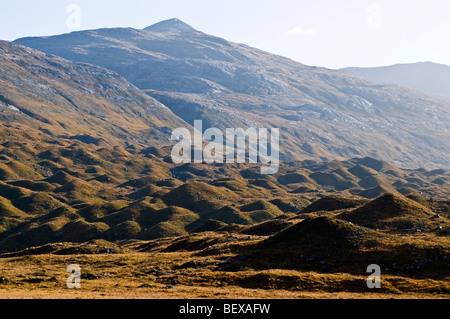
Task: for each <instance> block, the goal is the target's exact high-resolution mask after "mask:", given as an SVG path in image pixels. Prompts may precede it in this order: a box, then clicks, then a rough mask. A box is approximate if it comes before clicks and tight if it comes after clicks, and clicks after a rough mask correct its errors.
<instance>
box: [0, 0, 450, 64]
mask: <svg viewBox="0 0 450 319" xmlns="http://www.w3.org/2000/svg"><path fill="white" fill-rule="evenodd" d="M0 1H1V2H0V40H8V41H12V40H15V39H17V38H21V37H25V36H48V35H56V34H62V33H68V32H72V31H77V30H88V29H97V28H110V27H132V28H137V29H142V28H145V27H147V26H149V25H151V24H154V23H157V22H159V21H162V20H166V19H171V18H178V19H180V20H182V21H184V22H186V23H188V24H189V25H191V26H192V27H194V28H196V29H197V30H200V31H203V32H205V33H208V34H212V35H215V36H219V37H222V38H225V39H227V40H229V41H233V42H238V43H245V44H247V45H250V46H252V47H256V48H259V49H262V50H265V51H268V52H271V53H275V54H279V55H282V56H285V57H288V58H291V59H293V60H296V61H298V62H301V63H303V64H306V65H310V66H323V67H327V68H331V69H337V68H343V67H350V66H360V67H373V66H382V65H392V64H398V63H414V62H424V61H431V62H436V63H442V64H447V65H450V41H449V38H450V1H448V0H309V1H306V0H276V1H275V0H222V1H217V0H146V1H145V0H125V1H124V0H108V1H106V0H40V1H36V0H14V1H8V0H0Z"/></svg>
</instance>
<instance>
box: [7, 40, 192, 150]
mask: <svg viewBox="0 0 450 319" xmlns="http://www.w3.org/2000/svg"><path fill="white" fill-rule="evenodd" d="M0 112H1V113H0V115H1V119H2V124H4V125H5V126H8V127H13V128H17V130H16V133H17V134H25V132H26V131H29V132H31V131H34V133H29V134H37V135H38V137H39V138H42V139H45V138H47V137H49V136H52V137H54V138H62V139H64V138H65V139H77V140H82V141H84V142H87V143H90V144H96V145H100V144H102V143H103V144H110V145H116V144H122V145H124V144H125V143H137V142H138V143H139V142H140V143H150V144H152V145H158V144H163V145H167V144H168V143H169V139H170V133H171V129H173V128H176V127H179V126H186V125H187V124H186V123H184V121H182V120H181V119H180V118H178V117H177V116H176V115H174V114H173V113H172V112H171V111H170V110H169V109H168V108H167V107H165V106H164V105H162V104H161V103H159V102H158V101H156V100H155V99H153V98H151V97H150V96H148V95H146V94H144V93H142V92H141V91H140V90H139V89H137V88H136V87H135V86H133V85H132V84H130V83H129V82H127V81H126V80H125V79H124V78H123V77H122V76H120V75H119V74H117V73H114V72H112V71H110V70H107V69H104V68H102V67H98V66H94V65H88V64H82V63H75V62H72V61H68V60H64V59H62V58H59V57H56V56H51V55H46V54H44V53H41V52H38V51H35V50H33V49H30V48H26V47H23V46H21V45H18V44H14V43H11V42H6V41H1V42H0ZM9 140H10V141H12V140H14V137H10V138H9ZM147 145H148V144H147Z"/></svg>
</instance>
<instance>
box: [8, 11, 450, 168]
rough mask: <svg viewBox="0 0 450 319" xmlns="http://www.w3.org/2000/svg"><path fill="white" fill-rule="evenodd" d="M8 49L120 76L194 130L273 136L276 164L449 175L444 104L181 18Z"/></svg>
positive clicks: (449, 110) (448, 116)
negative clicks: (318, 163)
mask: <svg viewBox="0 0 450 319" xmlns="http://www.w3.org/2000/svg"><path fill="white" fill-rule="evenodd" d="M15 43H19V44H23V45H25V46H29V47H32V48H34V49H37V50H40V51H43V52H46V53H49V54H55V55H58V56H61V57H64V58H67V59H70V60H74V61H81V62H86V63H91V64H96V65H101V66H103V67H106V68H108V69H110V70H113V71H115V72H118V73H119V74H121V75H122V76H124V77H125V78H127V79H128V80H129V81H130V82H131V83H133V84H134V85H136V86H137V87H138V88H140V89H142V90H144V91H145V92H146V93H147V94H148V95H150V96H152V97H154V98H155V99H157V100H158V101H160V102H162V103H163V104H165V105H166V106H168V107H169V108H170V109H171V110H172V111H173V112H174V113H175V114H177V115H178V116H180V117H181V118H182V119H184V120H185V121H187V122H189V123H191V124H192V122H193V120H194V119H203V120H204V127H208V126H217V127H219V128H224V127H247V126H259V127H280V128H281V132H280V134H281V141H280V143H281V146H280V151H281V153H282V160H292V159H300V160H304V159H317V158H320V159H323V160H332V159H339V160H343V159H346V158H350V157H354V156H371V157H375V158H378V159H383V160H387V161H389V162H391V163H394V164H396V165H399V166H401V167H425V168H439V167H448V166H449V164H450V155H449V153H448V149H450V136H449V123H450V121H449V120H450V104H448V103H445V102H442V101H440V100H437V99H434V98H431V97H429V96H427V95H425V94H422V93H420V92H417V91H415V90H411V89H408V88H404V87H399V86H395V85H384V84H383V85H382V84H375V83H372V82H368V81H366V80H363V79H362V78H359V77H357V76H354V75H351V74H349V73H347V72H342V71H334V70H328V69H325V68H317V67H308V66H305V65H302V64H300V63H298V62H295V61H292V60H290V59H287V58H284V57H280V56H276V55H273V54H270V53H267V52H263V51H261V50H258V49H255V48H251V47H248V46H246V45H243V44H237V43H233V42H229V41H226V40H224V39H221V38H218V37H214V36H211V35H207V34H205V33H203V32H200V31H197V30H195V29H194V28H192V27H190V26H188V25H186V24H185V23H183V22H182V21H180V20H178V19H172V20H167V21H163V22H160V23H157V24H155V25H152V26H150V27H148V28H145V29H143V30H137V29H132V28H112V29H98V30H88V31H79V32H72V33H70V34H64V35H59V36H51V37H34V38H22V39H18V40H16V41H15Z"/></svg>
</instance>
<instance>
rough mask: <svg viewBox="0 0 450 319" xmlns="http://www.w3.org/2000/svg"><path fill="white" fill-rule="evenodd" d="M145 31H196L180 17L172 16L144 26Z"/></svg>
mask: <svg viewBox="0 0 450 319" xmlns="http://www.w3.org/2000/svg"><path fill="white" fill-rule="evenodd" d="M144 30H146V31H153V32H167V31H178V32H192V31H197V30H195V29H194V28H193V27H191V26H190V25H189V24H187V23H185V22H183V21H181V20H180V19H177V18H173V19H169V20H164V21H161V22H158V23H155V24H152V25H151V26H149V27H147V28H145V29H144Z"/></svg>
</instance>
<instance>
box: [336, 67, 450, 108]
mask: <svg viewBox="0 0 450 319" xmlns="http://www.w3.org/2000/svg"><path fill="white" fill-rule="evenodd" d="M342 71H346V72H350V73H353V74H356V75H357V76H360V77H362V78H364V79H366V80H368V81H372V82H376V83H379V84H383V83H384V84H386V83H389V84H398V85H403V86H407V87H411V88H414V89H417V90H419V91H422V92H424V93H426V94H428V95H430V96H433V97H435V98H437V99H441V100H444V101H447V102H450V66H448V65H444V64H438V63H433V62H418V63H409V64H395V65H390V66H381V67H372V68H356V67H350V68H344V69H342Z"/></svg>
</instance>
